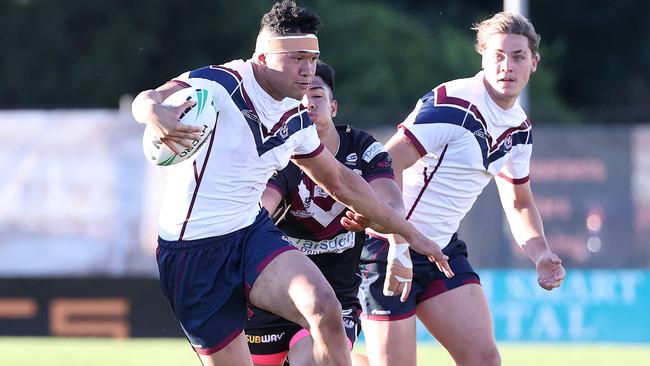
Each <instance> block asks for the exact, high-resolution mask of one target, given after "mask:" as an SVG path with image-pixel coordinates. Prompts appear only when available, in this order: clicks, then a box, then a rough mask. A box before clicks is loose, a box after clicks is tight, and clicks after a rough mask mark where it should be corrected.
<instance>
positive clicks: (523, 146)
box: [399, 72, 532, 247]
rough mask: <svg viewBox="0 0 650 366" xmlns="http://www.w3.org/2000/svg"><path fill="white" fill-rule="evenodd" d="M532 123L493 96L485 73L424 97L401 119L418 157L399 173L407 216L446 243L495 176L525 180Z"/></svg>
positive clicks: (526, 178)
mask: <svg viewBox="0 0 650 366" xmlns="http://www.w3.org/2000/svg"><path fill="white" fill-rule="evenodd" d="M531 127H532V126H531V123H530V121H529V120H528V119H527V117H526V113H525V112H524V111H523V109H522V108H521V106H520V105H519V104H518V103H515V105H514V106H513V107H512V108H510V109H508V110H503V109H501V108H500V107H499V106H498V105H497V104H496V103H494V101H493V100H492V98H490V96H489V94H488V93H487V90H486V89H485V86H484V84H483V73H482V72H479V73H478V74H477V75H476V76H474V77H473V78H467V79H459V80H454V81H450V82H447V83H444V84H442V85H440V86H438V87H436V88H435V89H434V90H433V91H431V92H430V93H428V94H426V95H425V96H424V97H422V98H421V99H420V100H419V101H418V103H417V105H416V106H415V109H414V110H413V112H411V114H410V115H409V116H408V117H407V118H406V120H405V121H404V122H403V123H402V124H400V126H399V128H400V129H402V130H403V132H404V134H405V135H406V136H407V138H408V139H409V140H410V141H411V142H412V143H413V145H414V146H415V147H416V148H417V150H418V152H419V153H420V156H421V158H420V159H419V160H418V161H417V162H416V163H415V164H414V165H413V166H411V167H410V168H408V169H406V170H405V171H404V174H403V185H404V188H403V191H404V192H403V197H404V205H405V207H406V210H407V218H408V220H409V221H410V222H411V223H413V224H414V225H415V226H416V227H417V228H418V229H419V230H420V231H421V232H422V233H423V234H425V235H426V236H427V237H429V238H430V239H432V240H433V241H435V242H436V243H437V244H438V245H440V246H441V247H445V246H446V245H447V244H448V243H449V240H450V239H451V236H452V235H453V233H454V232H456V230H458V226H459V224H460V220H461V219H462V218H463V217H464V216H465V214H466V213H467V212H468V211H469V210H470V208H471V207H472V205H473V204H474V202H475V201H476V198H477V197H478V195H479V194H480V193H481V192H482V191H483V188H484V187H485V186H486V185H487V184H488V183H489V182H490V180H491V179H492V178H493V177H494V176H496V175H499V176H501V177H503V178H504V179H507V180H508V181H510V182H511V183H513V184H522V183H525V182H527V181H528V173H529V165H530V156H531V152H532V134H531V132H532V131H531Z"/></svg>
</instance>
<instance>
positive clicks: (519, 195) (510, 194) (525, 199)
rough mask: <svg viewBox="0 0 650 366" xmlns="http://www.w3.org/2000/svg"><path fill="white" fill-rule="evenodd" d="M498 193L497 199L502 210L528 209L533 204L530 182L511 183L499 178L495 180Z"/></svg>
mask: <svg viewBox="0 0 650 366" xmlns="http://www.w3.org/2000/svg"><path fill="white" fill-rule="evenodd" d="M495 183H496V185H497V189H498V191H499V199H500V200H501V205H502V206H503V209H504V210H506V211H507V210H509V209H520V208H524V207H528V206H529V205H530V204H532V202H533V192H532V189H531V188H530V182H529V181H526V182H524V183H513V182H511V181H509V180H507V179H505V178H503V177H501V176H498V177H497V178H496V179H495Z"/></svg>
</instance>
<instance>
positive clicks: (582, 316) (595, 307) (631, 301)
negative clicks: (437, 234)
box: [418, 270, 650, 343]
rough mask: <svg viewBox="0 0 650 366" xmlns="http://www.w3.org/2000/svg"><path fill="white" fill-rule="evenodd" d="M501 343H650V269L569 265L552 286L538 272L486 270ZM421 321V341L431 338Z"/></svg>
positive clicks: (483, 276) (486, 284)
mask: <svg viewBox="0 0 650 366" xmlns="http://www.w3.org/2000/svg"><path fill="white" fill-rule="evenodd" d="M479 274H480V275H481V282H482V284H483V288H484V290H485V292H486V294H487V296H488V301H489V303H490V309H491V311H492V316H493V321H494V326H495V333H496V338H497V341H499V342H504V341H505V342H576V343H585V342H613V343H648V342H650V271H642V270H593V271H577V270H569V271H568V274H567V278H566V280H565V282H564V283H563V284H562V287H560V288H558V289H555V290H553V291H546V290H544V289H542V288H541V287H539V286H538V284H537V275H536V273H535V271H530V270H482V271H479ZM431 339H432V337H431V336H430V335H429V333H428V332H427V330H426V329H425V328H424V326H423V325H422V324H418V340H420V341H426V340H431Z"/></svg>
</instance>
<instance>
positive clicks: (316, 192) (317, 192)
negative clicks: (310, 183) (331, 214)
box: [314, 186, 330, 198]
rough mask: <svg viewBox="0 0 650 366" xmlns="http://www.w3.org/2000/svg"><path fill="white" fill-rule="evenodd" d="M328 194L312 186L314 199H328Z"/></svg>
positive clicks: (318, 187)
mask: <svg viewBox="0 0 650 366" xmlns="http://www.w3.org/2000/svg"><path fill="white" fill-rule="evenodd" d="M329 196H330V195H329V193H327V192H325V190H324V189H323V188H321V187H320V186H314V197H324V198H327V197H329Z"/></svg>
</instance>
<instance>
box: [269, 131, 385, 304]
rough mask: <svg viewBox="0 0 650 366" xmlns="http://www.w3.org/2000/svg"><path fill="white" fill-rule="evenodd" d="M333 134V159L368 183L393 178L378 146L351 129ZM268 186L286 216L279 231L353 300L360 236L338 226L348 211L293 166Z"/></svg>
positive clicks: (330, 281)
mask: <svg viewBox="0 0 650 366" xmlns="http://www.w3.org/2000/svg"><path fill="white" fill-rule="evenodd" d="M336 131H337V132H338V134H339V138H340V145H339V149H338V152H337V153H336V160H338V161H339V162H341V163H342V164H343V165H345V166H346V167H348V168H349V169H352V170H353V171H354V172H356V173H357V174H359V175H360V176H362V177H363V178H364V179H365V180H366V181H368V182H370V181H372V180H373V179H377V178H390V179H394V175H393V168H392V165H391V159H390V156H389V155H388V152H387V151H386V149H385V148H384V146H383V145H382V144H381V143H379V142H377V140H375V139H374V138H373V137H372V136H371V135H370V134H368V133H366V132H364V131H361V130H358V129H355V128H352V127H350V126H346V125H342V126H336ZM268 186H269V187H270V188H273V189H275V190H277V191H278V192H280V194H281V195H282V197H283V201H282V205H283V207H284V210H285V216H284V218H283V219H282V220H281V221H280V222H279V223H278V227H279V228H280V229H281V230H282V231H284V232H285V233H286V234H287V235H288V236H289V238H290V239H291V242H292V243H293V244H294V245H295V246H296V247H297V248H298V249H300V250H301V251H302V252H303V253H305V254H307V255H308V256H309V258H310V259H311V260H312V261H313V262H314V263H315V264H316V265H317V266H318V268H320V270H321V271H322V272H323V274H324V275H325V278H326V279H327V281H328V282H329V283H330V285H331V286H332V288H333V289H334V291H335V292H336V294H337V296H338V297H339V298H340V297H356V296H357V289H358V286H359V283H360V282H361V279H360V276H358V275H356V273H357V272H358V267H359V257H360V255H361V249H362V247H363V242H364V234H363V233H360V234H359V235H355V233H350V232H348V231H346V230H345V229H344V228H343V227H342V226H341V222H340V219H341V217H343V215H345V211H346V210H347V208H346V207H345V206H344V205H343V204H341V203H339V202H336V201H335V200H334V199H333V198H332V197H330V195H329V194H328V193H327V192H325V190H323V189H322V188H321V187H319V186H318V185H317V184H316V183H314V182H313V181H312V180H311V179H310V178H309V177H308V176H307V175H306V174H304V173H302V171H301V170H300V169H299V168H298V167H297V166H296V165H295V164H293V163H290V164H289V165H288V166H287V167H286V168H285V169H283V170H282V171H280V172H278V173H277V174H276V175H274V176H273V177H272V178H271V180H269V182H268Z"/></svg>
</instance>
